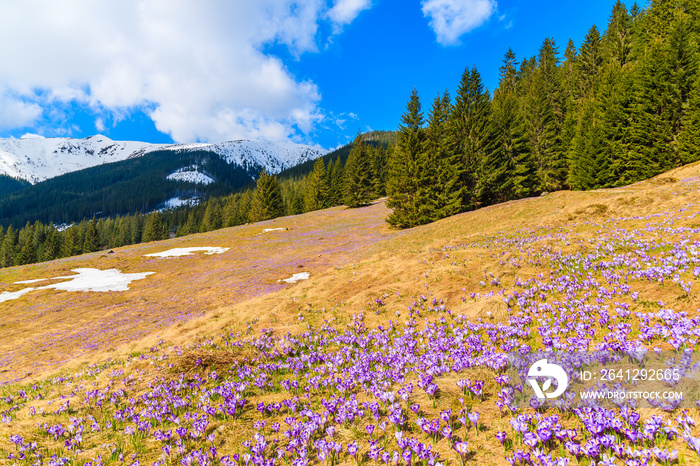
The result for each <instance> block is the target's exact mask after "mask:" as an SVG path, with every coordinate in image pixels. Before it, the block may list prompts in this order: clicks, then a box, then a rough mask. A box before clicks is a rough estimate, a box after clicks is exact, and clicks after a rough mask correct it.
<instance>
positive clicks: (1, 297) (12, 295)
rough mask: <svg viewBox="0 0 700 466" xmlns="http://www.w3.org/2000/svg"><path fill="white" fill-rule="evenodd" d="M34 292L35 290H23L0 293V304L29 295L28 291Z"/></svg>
mask: <svg viewBox="0 0 700 466" xmlns="http://www.w3.org/2000/svg"><path fill="white" fill-rule="evenodd" d="M34 290H36V288H25V289H23V290H19V291H3V292H2V293H0V303H2V302H5V301H9V300H11V299H17V298H19V297H20V296H22V295H23V294H26V293H29V292H30V291H34Z"/></svg>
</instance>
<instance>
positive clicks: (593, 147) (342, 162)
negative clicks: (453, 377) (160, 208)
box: [0, 0, 700, 267]
mask: <svg viewBox="0 0 700 466" xmlns="http://www.w3.org/2000/svg"><path fill="white" fill-rule="evenodd" d="M699 39H700V3H698V2H697V1H691V0H674V1H671V0H654V1H652V2H651V3H650V5H649V7H648V8H646V9H642V8H640V7H639V6H637V4H634V5H632V7H631V8H629V9H628V8H627V7H626V6H625V5H624V4H623V3H622V2H620V1H618V2H617V3H615V5H614V6H613V9H612V11H611V13H610V16H609V20H608V23H607V25H606V27H605V29H604V30H603V31H601V30H600V29H599V28H598V27H597V26H595V25H594V26H592V27H591V28H590V29H589V30H588V33H587V34H586V36H585V39H584V40H583V42H582V43H581V44H580V45H579V46H578V47H576V46H575V44H574V43H573V41H571V40H569V42H568V43H567V44H565V45H563V44H557V43H555V42H554V41H553V40H552V39H548V38H545V39H544V40H543V42H542V44H541V46H540V48H539V52H538V54H537V55H536V56H533V57H529V58H528V57H525V58H519V57H518V56H517V55H516V53H515V51H514V50H512V49H509V50H507V51H506V52H505V53H504V56H503V61H502V65H501V67H500V70H499V71H500V75H499V76H500V79H499V83H498V86H497V87H496V89H494V90H493V92H491V91H489V90H488V89H486V87H485V86H484V83H483V82H482V79H481V75H480V73H479V71H478V70H477V69H476V67H473V66H467V68H466V69H465V70H464V73H463V74H462V76H461V78H460V80H459V81H458V85H457V87H456V91H455V92H454V96H451V95H450V94H449V93H448V92H447V91H445V92H444V93H442V94H440V95H437V96H434V98H433V99H432V101H431V102H430V105H429V107H428V106H426V107H424V103H422V102H421V98H420V96H419V92H418V90H414V91H413V92H412V93H411V95H410V96H408V97H409V98H408V102H407V105H406V108H405V112H404V113H403V115H402V116H401V120H400V121H401V123H400V125H399V128H398V130H397V132H372V133H368V134H365V135H361V134H358V136H357V137H356V139H355V140H354V141H353V143H352V144H348V145H347V146H345V147H343V148H341V149H338V150H336V151H334V152H332V153H330V154H327V155H326V156H324V157H322V158H319V159H318V160H316V161H315V162H313V161H312V162H307V163H305V164H302V165H300V166H297V167H294V168H292V169H290V170H287V171H285V172H283V173H281V174H279V175H277V176H275V175H270V174H267V173H264V172H263V173H261V174H260V176H259V177H257V183H256V186H249V187H246V188H243V189H239V190H237V191H236V192H234V193H233V194H229V195H226V196H219V197H214V196H211V197H209V199H208V200H207V201H206V202H204V203H202V204H201V205H199V206H194V207H184V208H180V209H176V210H170V211H164V212H160V213H157V212H155V213H150V214H140V213H136V214H130V215H123V216H119V215H117V216H110V217H106V218H92V219H89V220H88V219H83V220H82V221H81V222H80V223H77V224H73V225H72V226H71V227H70V228H66V229H62V230H61V231H59V230H58V229H57V228H55V227H54V225H53V224H49V225H46V224H43V223H41V222H39V221H37V222H34V223H33V224H31V223H30V222H27V223H26V225H25V226H24V227H22V228H17V227H16V226H14V227H13V226H12V225H10V226H8V227H7V228H3V227H0V266H3V267H7V266H11V265H20V264H27V263H32V262H37V261H44V260H51V259H54V258H59V257H66V256H71V255H76V254H81V253H86V252H93V251H97V250H102V249H109V248H113V247H118V246H123V245H128V244H135V243H139V242H145V241H153V240H158V239H162V238H165V237H167V236H168V235H169V234H173V235H178V236H182V235H187V234H191V233H198V232H206V231H210V230H215V229H218V228H223V227H229V226H234V225H241V224H245V223H248V222H254V221H260V220H266V219H270V218H274V217H279V216H283V215H294V214H299V213H303V212H308V211H313V210H317V209H323V208H327V207H331V206H337V205H346V206H348V207H361V206H365V205H368V204H369V203H370V202H372V200H373V199H376V198H378V197H382V196H387V197H388V201H387V204H388V206H389V207H390V208H391V209H392V213H391V214H390V215H389V217H388V218H387V221H388V222H389V223H390V224H392V225H394V226H396V227H400V228H407V227H412V226H416V225H421V224H425V223H429V222H433V221H435V220H438V219H440V218H444V217H447V216H450V215H454V214H456V213H459V212H464V211H469V210H473V209H476V208H479V207H482V206H486V205H490V204H494V203H499V202H504V201H508V200H513V199H520V198H524V197H530V196H537V195H540V194H542V193H545V192H552V191H556V190H562V189H573V190H588V189H596V188H606V187H615V186H622V185H627V184H630V183H634V182H636V181H640V180H643V179H647V178H649V177H652V176H654V175H657V174H659V173H662V172H664V171H666V170H669V169H671V168H674V167H678V166H680V165H683V164H686V163H690V162H694V161H696V160H698V159H699V158H700V79H699V77H700V74H699V73H698V67H699V62H700V56H699V55H700V52H698V51H699V50H700V47H699V45H700V44H699V42H700V41H699ZM562 50H563V52H562ZM449 84H450V83H445V85H446V86H448V85H449ZM424 108H425V109H427V110H425V109H424ZM10 181H12V180H10ZM12 183H13V184H12V185H11V186H10V185H9V184H8V188H7V191H8V192H9V191H13V192H17V191H16V190H17V189H21V186H15V185H16V184H17V183H18V182H16V181H12Z"/></svg>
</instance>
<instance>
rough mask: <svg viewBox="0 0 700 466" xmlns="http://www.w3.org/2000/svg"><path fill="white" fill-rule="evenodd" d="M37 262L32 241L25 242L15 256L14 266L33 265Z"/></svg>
mask: <svg viewBox="0 0 700 466" xmlns="http://www.w3.org/2000/svg"><path fill="white" fill-rule="evenodd" d="M36 261H37V257H36V251H35V249H34V242H33V241H25V242H24V244H23V245H22V247H21V249H20V251H19V253H18V254H16V255H15V264H14V265H26V264H33V263H34V262H36Z"/></svg>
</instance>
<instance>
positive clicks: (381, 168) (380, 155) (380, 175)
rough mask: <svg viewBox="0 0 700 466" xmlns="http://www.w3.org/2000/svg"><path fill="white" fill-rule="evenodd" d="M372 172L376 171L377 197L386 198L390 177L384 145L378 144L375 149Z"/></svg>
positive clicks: (375, 189)
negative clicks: (387, 182) (387, 183)
mask: <svg viewBox="0 0 700 466" xmlns="http://www.w3.org/2000/svg"><path fill="white" fill-rule="evenodd" d="M372 170H373V171H374V193H375V195H377V196H386V178H387V176H388V173H389V171H388V165H387V155H386V149H385V148H384V145H383V144H381V143H380V144H378V145H377V147H375V148H374V156H373V157H372Z"/></svg>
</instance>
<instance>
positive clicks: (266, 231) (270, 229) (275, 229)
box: [263, 228, 286, 233]
mask: <svg viewBox="0 0 700 466" xmlns="http://www.w3.org/2000/svg"><path fill="white" fill-rule="evenodd" d="M280 230H286V228H264V229H263V233H268V232H270V231H280Z"/></svg>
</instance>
